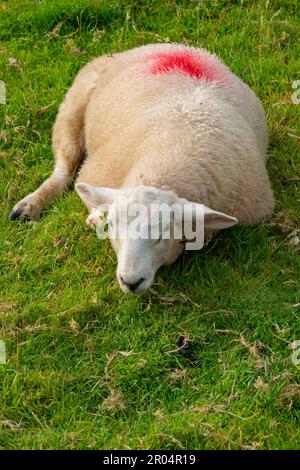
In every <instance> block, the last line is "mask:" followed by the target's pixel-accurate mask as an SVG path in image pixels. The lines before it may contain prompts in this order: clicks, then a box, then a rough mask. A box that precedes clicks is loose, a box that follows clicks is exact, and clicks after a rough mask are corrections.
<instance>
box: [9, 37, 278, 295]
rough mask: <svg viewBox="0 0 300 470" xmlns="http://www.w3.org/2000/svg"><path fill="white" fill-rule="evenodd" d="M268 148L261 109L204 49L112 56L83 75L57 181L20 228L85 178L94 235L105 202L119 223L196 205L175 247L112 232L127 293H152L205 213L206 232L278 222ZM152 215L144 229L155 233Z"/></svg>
mask: <svg viewBox="0 0 300 470" xmlns="http://www.w3.org/2000/svg"><path fill="white" fill-rule="evenodd" d="M267 145H268V130H267V124H266V119H265V114H264V111H263V108H262V106H261V104H260V102H259V100H258V98H257V97H256V95H255V94H254V93H253V92H252V91H251V90H250V88H249V87H248V86H247V85H246V84H245V83H243V82H242V81H241V80H240V79H239V78H238V77H237V76H235V75H234V74H232V72H231V71H230V70H229V69H228V68H227V67H226V66H225V65H224V64H223V63H222V62H221V61H220V60H219V59H217V57H216V56H214V55H212V54H210V53H208V52H207V51H205V50H204V49H197V48H192V47H185V46H182V45H177V44H155V45H148V46H142V47H139V48H136V49H133V50H130V51H127V52H122V53H119V54H112V55H108V56H102V57H100V58H98V59H95V60H94V61H93V62H91V63H89V64H87V65H86V66H85V67H84V68H83V69H82V70H81V71H80V72H79V73H78V75H77V77H76V79H75V81H74V84H73V86H72V87H71V88H70V90H69V91H68V93H67V95H66V97H65V99H64V101H63V103H62V104H61V106H60V109H59V113H58V116H57V119H56V122H55V125H54V130H53V150H54V154H55V158H56V164H55V168H54V171H53V173H52V175H51V176H50V177H49V178H48V179H47V180H46V181H45V182H44V183H43V184H42V185H41V186H40V187H39V188H38V189H37V190H36V191H35V192H33V193H32V194H30V195H28V196H27V197H25V198H24V199H22V200H21V201H20V202H19V203H17V204H16V206H15V207H14V209H13V210H12V212H11V214H10V219H17V218H26V217H27V218H28V217H29V218H34V217H38V216H39V215H40V212H41V211H42V209H43V208H44V207H45V205H46V204H47V203H48V202H50V200H52V199H53V198H54V197H55V196H57V195H59V194H61V193H62V192H63V191H64V189H65V188H66V187H67V185H68V184H69V183H70V182H71V181H72V180H73V179H74V178H75V177H76V175H77V177H76V182H77V184H76V185H75V187H76V191H77V193H78V194H79V195H80V197H81V198H82V200H83V202H84V203H85V205H86V206H87V207H88V208H89V210H90V211H91V217H92V220H93V224H94V225H96V224H97V220H95V214H94V213H93V211H94V209H97V208H99V206H101V205H102V204H104V203H105V204H106V205H107V208H108V221H109V222H110V224H111V223H112V218H113V214H117V217H118V210H119V209H118V207H119V205H118V204H119V202H120V200H123V199H124V197H126V200H127V202H128V205H129V207H132V206H133V205H134V204H136V203H142V204H143V205H144V206H145V207H146V208H147V210H148V209H149V210H150V207H151V206H152V205H153V204H154V203H159V204H161V203H166V204H167V205H169V206H172V205H174V204H177V205H179V206H183V205H185V206H186V207H187V208H188V209H189V210H188V211H187V212H186V213H183V215H181V220H178V217H177V219H176V218H174V216H173V218H170V220H169V222H168V223H167V225H168V226H167V227H166V226H164V225H163V226H161V227H160V230H161V232H162V233H165V231H166V230H167V231H169V230H170V231H171V232H170V233H171V237H170V238H169V239H164V237H162V236H161V234H160V235H159V237H158V238H157V239H155V240H153V239H151V238H150V239H142V238H141V237H140V238H138V239H133V238H132V237H130V236H128V237H127V238H126V239H121V238H120V237H118V235H117V234H116V233H114V236H113V235H112V227H110V229H109V234H110V238H111V242H112V245H113V247H114V249H115V251H116V253H117V256H118V270H117V277H118V280H119V283H120V286H121V288H122V289H123V290H124V291H125V292H135V293H140V292H142V291H144V290H145V289H147V288H149V287H150V285H151V284H152V282H153V280H154V276H155V273H156V271H157V269H158V268H159V267H160V266H162V265H165V264H169V263H172V262H173V261H174V260H175V259H176V258H177V257H178V255H179V254H180V253H181V252H182V251H183V250H184V244H183V243H182V241H183V240H182V239H178V238H175V236H174V228H175V227H176V226H178V225H180V224H181V225H182V223H183V222H185V219H189V221H190V222H191V221H193V222H197V211H196V209H197V208H198V207H200V205H201V207H203V208H204V224H205V227H204V228H205V231H206V232H207V231H214V230H219V229H222V228H227V227H230V226H232V225H234V224H235V223H236V222H237V220H238V221H239V222H240V223H246V224H248V223H253V222H257V221H259V220H261V219H262V218H264V217H265V216H267V215H269V214H271V213H272V210H273V206H274V201H273V194H272V190H271V187H270V182H269V178H268V174H267V171H266V151H267ZM84 154H85V155H86V158H85V159H84V160H83V155H84ZM97 210H98V213H97V215H99V209H97ZM146 212H147V211H146ZM202 215H203V213H202ZM146 216H147V214H146V213H145V218H144V222H142V225H144V226H145V225H146V226H148V225H151V223H152V222H151V219H149V218H148V217H146ZM182 218H183V219H184V220H182ZM128 223H129V222H128ZM163 223H164V222H163Z"/></svg>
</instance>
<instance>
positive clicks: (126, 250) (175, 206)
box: [76, 183, 237, 294]
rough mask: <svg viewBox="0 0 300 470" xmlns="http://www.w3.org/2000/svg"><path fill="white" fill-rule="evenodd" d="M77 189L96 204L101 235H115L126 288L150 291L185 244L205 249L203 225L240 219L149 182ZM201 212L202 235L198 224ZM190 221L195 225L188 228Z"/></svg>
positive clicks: (94, 221) (92, 221)
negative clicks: (182, 197) (137, 184)
mask: <svg viewBox="0 0 300 470" xmlns="http://www.w3.org/2000/svg"><path fill="white" fill-rule="evenodd" d="M76 191H77V193H78V194H79V196H80V197H81V198H82V200H83V202H84V203H85V204H86V205H87V206H88V207H89V208H90V209H91V208H92V209H93V210H92V211H91V214H90V215H89V217H88V219H87V222H88V224H89V225H90V226H94V227H95V228H96V231H97V233H98V236H99V238H106V235H108V236H109V238H110V241H111V244H112V246H113V248H114V250H115V252H116V254H117V257H118V269H117V278H118V281H119V284H120V287H121V289H122V290H123V291H124V292H126V293H135V294H140V293H142V292H143V291H145V290H147V289H148V288H149V287H150V286H151V284H152V283H153V281H154V277H155V274H156V272H157V270H158V269H159V268H160V267H161V266H163V265H166V264H171V263H173V262H174V261H175V260H176V258H177V257H178V256H179V255H180V254H181V253H182V252H183V251H184V249H185V246H188V245H191V248H190V249H200V248H201V247H202V245H203V240H204V224H205V225H206V228H208V229H209V230H216V229H220V228H226V227H229V226H231V225H234V224H235V223H236V222H237V220H236V219H235V218H234V217H230V216H227V215H225V214H222V213H220V212H216V211H213V210H211V209H209V208H207V207H205V206H203V205H201V204H195V203H192V202H189V201H187V200H185V199H181V198H178V197H177V196H176V194H175V193H173V192H170V191H163V190H160V189H157V188H152V187H148V186H136V187H133V188H123V189H119V190H116V189H110V188H96V187H94V186H90V185H88V184H86V183H78V184H76ZM196 209H197V210H196ZM198 209H199V211H198ZM197 217H198V222H199V224H198V229H197V232H198V235H197V233H196V232H195V230H194V228H193V227H194V226H195V223H196V222H197ZM200 219H201V220H200ZM188 223H190V230H186V228H185V229H183V226H184V225H188ZM105 226H107V227H108V229H107V230H105V229H104V227H105ZM197 237H198V240H197ZM191 240H193V242H192V243H191ZM189 241H190V242H189ZM187 242H189V243H187ZM196 242H197V243H198V244H197V243H196Z"/></svg>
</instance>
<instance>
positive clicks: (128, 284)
mask: <svg viewBox="0 0 300 470" xmlns="http://www.w3.org/2000/svg"><path fill="white" fill-rule="evenodd" d="M120 278H121V281H122V282H123V284H124V285H125V286H126V287H128V289H129V290H131V292H135V291H136V290H137V288H138V287H139V285H140V284H141V283H142V282H143V281H144V280H145V278H144V277H141V278H140V279H139V280H138V281H137V282H127V281H126V280H125V279H124V277H122V276H120Z"/></svg>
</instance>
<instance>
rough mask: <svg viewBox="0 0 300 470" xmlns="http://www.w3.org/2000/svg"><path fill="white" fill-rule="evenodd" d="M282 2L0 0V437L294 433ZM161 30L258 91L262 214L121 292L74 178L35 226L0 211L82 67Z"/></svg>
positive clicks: (114, 444)
mask: <svg viewBox="0 0 300 470" xmlns="http://www.w3.org/2000/svg"><path fill="white" fill-rule="evenodd" d="M296 8H297V1H296V0H290V1H288V0H281V1H279V0H278V1H276V0H274V1H268V2H267V1H265V0H263V1H247V0H245V1H243V2H242V1H229V0H228V1H225V0H222V1H218V2H217V1H206V0H203V1H202V2H200V1H199V2H198V1H183V0H182V1H177V2H175V1H158V0H155V1H149V0H144V1H135V2H133V1H132V2H130V1H127V0H124V1H119V2H118V1H116V0H112V1H110V0H103V1H87V0H86V1H83V0H80V1H77V2H74V1H71V0H60V1H50V0H44V1H43V0H42V1H33V0H26V1H22V2H19V1H17V0H8V1H3V2H1V5H0V41H1V42H0V79H1V80H3V81H4V82H5V83H6V90H7V103H6V104H5V105H0V119H1V122H0V126H1V127H0V136H1V142H0V152H1V153H0V175H1V176H0V180H1V181H0V184H1V195H2V197H1V214H0V217H1V222H0V223H1V229H0V242H1V245H0V246H1V252H0V263H1V279H0V283H1V284H0V339H2V340H4V341H5V343H6V346H7V359H8V361H7V364H6V365H0V448H3V449H4V448H6V449H7V448H10V449H20V448H29V449H45V448H51V449H54V448H56V449H69V448H71V449H73V448H76V449H83V448H101V449H108V448H115V449H116V448H120V449H133V448H138V449H181V448H184V449H256V448H257V449H275V448H276V449H283V448H285V449H292V448H294V449H295V448H297V447H299V442H300V422H299V421H300V420H299V417H300V382H299V379H300V374H299V372H300V368H299V366H296V365H295V364H293V362H292V360H291V354H292V351H291V349H290V348H289V344H290V343H291V342H293V341H294V340H297V339H300V311H299V308H298V307H296V306H295V304H297V303H299V278H300V262H299V245H298V246H294V245H293V243H291V241H292V240H294V241H295V240H297V239H296V238H295V237H297V236H300V235H299V220H300V211H299V201H300V192H299V171H300V164H299V163H300V162H299V160H300V158H299V110H300V105H296V104H293V103H292V101H291V94H292V92H293V90H292V82H293V81H295V80H300V62H299V56H300V55H299V52H300V51H299V44H300V41H299V27H298V20H299V17H298V18H297V10H296ZM169 40H171V41H176V42H183V43H185V44H189V45H194V46H203V47H206V48H207V49H209V50H210V51H212V52H216V53H217V54H218V55H219V56H220V57H221V58H222V59H223V60H224V62H225V63H226V64H228V65H229V66H230V67H231V68H232V70H233V71H234V72H235V73H236V74H238V75H239V76H240V77H241V78H242V79H243V80H245V81H246V82H247V83H248V84H249V85H250V86H251V87H252V88H253V89H254V90H255V91H256V93H257V94H258V96H259V97H260V98H261V100H262V102H263V104H264V107H265V109H266V112H267V115H268V121H269V126H270V147H269V154H270V158H269V163H268V168H269V173H270V177H271V180H272V184H273V187H274V191H275V196H276V201H277V204H276V211H275V214H274V216H273V218H271V219H270V220H268V221H266V222H264V223H262V224H259V225H257V226H251V227H239V226H237V227H235V228H234V229H232V230H229V231H227V232H223V233H221V234H220V235H219V236H218V237H217V238H215V239H214V241H212V243H211V244H210V245H209V246H208V247H207V248H206V249H205V250H203V251H202V252H201V253H189V254H187V255H184V256H182V257H181V258H180V260H179V261H178V262H176V263H175V264H174V265H173V266H170V267H168V268H165V269H162V270H161V271H160V272H159V274H158V276H157V280H156V283H155V285H154V288H153V291H152V292H150V293H149V292H148V293H146V294H144V295H143V296H141V297H134V296H126V295H125V294H123V293H122V292H121V291H120V289H119V287H118V285H117V281H116V278H115V269H116V260H115V255H114V253H113V251H112V249H111V248H110V246H109V243H108V242H107V241H105V242H100V241H99V240H98V239H97V238H96V236H95V234H94V233H93V232H90V231H89V230H88V228H87V227H86V226H85V217H86V211H85V209H84V208H83V205H82V204H81V201H80V200H79V198H78V197H77V196H76V194H75V193H74V191H72V190H70V191H69V192H68V193H66V194H65V195H64V196H63V197H62V198H60V199H59V200H57V201H55V203H54V204H52V206H51V207H50V208H49V210H47V211H46V212H45V213H44V215H43V217H42V218H41V220H40V221H39V222H38V223H36V222H34V223H12V222H9V221H8V213H9V211H10V209H11V208H12V206H13V205H14V203H16V202H17V201H18V200H19V199H20V198H22V197H24V196H25V195H26V194H28V193H29V192H31V191H33V190H34V189H36V188H37V186H38V185H39V184H40V183H41V182H42V181H43V180H44V178H45V177H46V176H48V175H49V174H50V172H51V168H52V153H51V128H52V125H53V122H54V119H55V115H56V113H57V109H58V106H59V104H60V102H61V100H62V98H63V96H64V94H65V92H66V90H67V89H68V87H69V86H70V85H71V83H72V80H73V79H74V76H75V74H76V72H77V71H78V70H79V69H80V67H81V66H82V65H83V64H85V63H86V62H88V61H89V60H91V59H92V58H94V57H95V56H98V55H101V54H103V53H109V52H114V51H121V50H125V49H129V48H131V47H134V46H138V45H141V44H146V43H150V42H165V41H169ZM10 58H14V59H16V61H12V60H10V61H9V59H10ZM297 178H298V179H297ZM180 335H189V337H190V339H191V340H192V341H193V344H194V352H195V354H196V355H197V357H198V362H197V363H196V364H191V363H190V362H189V361H188V359H186V358H185V357H183V356H182V355H180V354H179V353H178V351H176V342H177V340H178V338H179V337H180ZM122 352H127V353H129V354H124V353H122Z"/></svg>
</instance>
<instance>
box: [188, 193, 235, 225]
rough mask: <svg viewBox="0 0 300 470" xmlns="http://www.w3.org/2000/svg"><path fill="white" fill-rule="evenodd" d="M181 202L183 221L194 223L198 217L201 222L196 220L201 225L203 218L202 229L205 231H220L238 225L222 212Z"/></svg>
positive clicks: (192, 203)
mask: <svg viewBox="0 0 300 470" xmlns="http://www.w3.org/2000/svg"><path fill="white" fill-rule="evenodd" d="M181 201H182V202H183V204H184V218H185V220H188V219H190V220H192V221H193V222H196V221H197V218H198V217H200V219H201V220H198V222H199V223H203V216H204V229H206V230H221V229H224V228H229V227H232V226H233V225H235V224H237V223H238V220H237V219H236V218H235V217H232V216H230V215H227V214H224V213H223V212H218V211H214V210H213V209H210V207H207V206H205V205H202V204H197V203H195V202H189V201H187V200H181ZM197 209H199V210H197Z"/></svg>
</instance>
